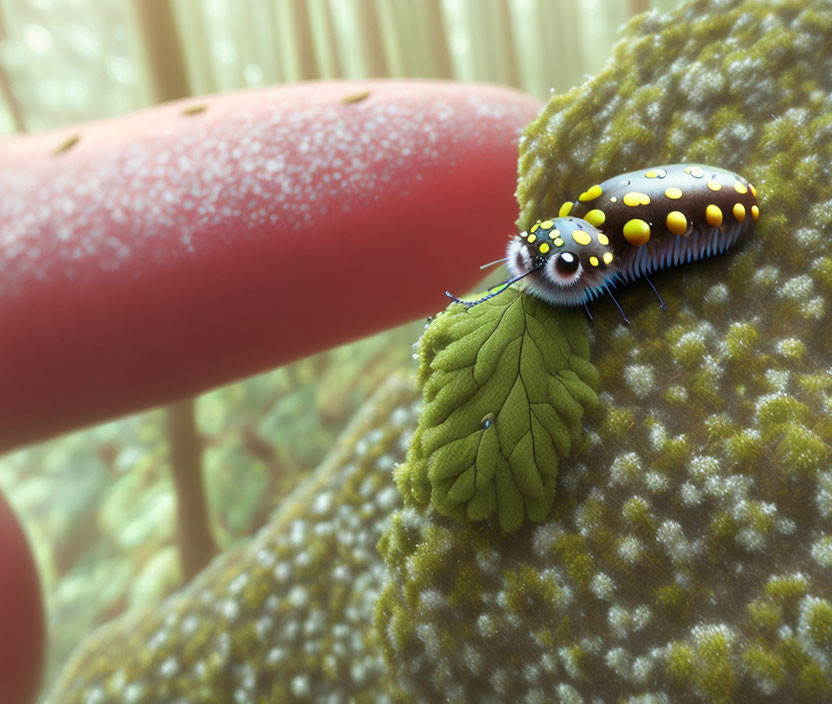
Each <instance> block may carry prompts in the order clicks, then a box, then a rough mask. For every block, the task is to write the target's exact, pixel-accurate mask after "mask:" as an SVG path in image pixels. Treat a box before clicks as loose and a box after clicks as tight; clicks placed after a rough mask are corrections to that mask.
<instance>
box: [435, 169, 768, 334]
mask: <svg viewBox="0 0 832 704" xmlns="http://www.w3.org/2000/svg"><path fill="white" fill-rule="evenodd" d="M759 215H760V209H759V205H758V203H757V191H756V189H755V188H754V186H753V185H751V184H750V183H749V182H748V181H747V180H746V179H744V178H743V177H742V176H740V175H738V174H736V173H733V172H731V171H727V170H725V169H720V168H716V167H714V166H706V165H704V164H670V165H667V166H656V167H652V168H647V169H643V170H639V171H631V172H629V173H625V174H622V175H620V176H615V177H614V178H610V179H608V180H606V181H604V182H602V183H599V184H596V185H594V186H592V187H590V188H588V189H587V190H585V191H584V192H583V193H581V194H580V195H579V196H578V198H577V199H576V200H574V201H567V202H565V203H564V204H563V205H562V206H561V208H560V211H559V212H558V216H557V217H553V218H551V219H549V220H544V221H539V222H537V223H536V224H535V225H533V226H532V227H531V228H529V230H528V231H527V232H521V233H520V234H519V235H517V236H515V237H513V238H512V240H511V242H510V243H509V245H508V250H507V252H506V259H505V262H506V267H507V268H508V270H509V272H510V273H511V274H512V278H511V279H509V280H508V281H506V282H503V284H500V285H499V286H498V287H495V289H492V290H491V292H490V293H489V294H488V295H487V296H485V297H484V298H481V299H479V300H478V301H470V302H468V301H465V302H464V303H465V304H466V305H469V306H470V305H475V304H477V303H480V302H481V301H483V300H487V299H489V298H491V297H493V296H495V295H497V294H498V293H500V292H501V291H503V290H505V289H506V288H508V286H510V285H511V284H512V283H514V282H515V281H518V280H520V279H526V282H527V289H528V291H529V293H531V294H533V295H535V296H538V297H539V298H542V299H544V300H546V301H548V302H550V303H553V304H555V305H565V306H574V305H586V304H587V303H588V302H589V301H592V300H593V299H595V298H597V297H598V296H600V295H602V294H604V293H610V289H611V288H614V287H615V285H616V284H617V283H619V282H621V283H626V282H629V281H632V280H634V279H637V278H639V277H642V276H646V275H648V274H649V273H650V272H653V271H656V270H659V269H664V268H666V267H670V266H675V265H677V264H682V263H686V262H690V261H695V260H697V259H704V258H707V257H711V256H713V255H715V254H719V253H721V252H723V251H725V250H726V249H728V248H729V247H731V246H732V245H733V244H735V243H737V242H738V241H739V240H740V239H742V238H743V237H744V236H745V234H746V233H747V232H748V230H749V229H750V228H751V227H752V226H753V224H754V222H756V220H757V219H758V218H759ZM648 281H649V279H648ZM651 286H652V284H651ZM497 289H499V290H497ZM448 295H450V294H448ZM452 298H453V296H452ZM455 300H459V299H455ZM613 300H614V299H613ZM625 319H626V318H625Z"/></svg>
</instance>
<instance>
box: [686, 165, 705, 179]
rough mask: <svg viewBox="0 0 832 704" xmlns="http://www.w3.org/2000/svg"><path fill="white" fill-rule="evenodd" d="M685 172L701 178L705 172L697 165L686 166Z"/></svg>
mask: <svg viewBox="0 0 832 704" xmlns="http://www.w3.org/2000/svg"><path fill="white" fill-rule="evenodd" d="M685 173H686V174H690V175H691V176H693V177H694V178H702V177H703V176H704V175H705V172H704V171H702V169H700V168H699V167H698V166H688V167H687V168H686V169H685Z"/></svg>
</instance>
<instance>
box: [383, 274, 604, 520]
mask: <svg viewBox="0 0 832 704" xmlns="http://www.w3.org/2000/svg"><path fill="white" fill-rule="evenodd" d="M588 356H589V342H588V339H587V332H586V323H585V321H584V320H583V316H582V315H581V314H580V313H577V312H575V311H572V310H568V309H564V308H556V307H553V306H550V305H548V304H546V303H544V302H542V301H540V300H538V299H536V298H533V297H531V296H527V295H526V294H523V293H521V292H519V291H517V290H514V289H509V290H507V291H505V292H504V293H501V294H500V295H499V296H496V297H494V298H493V299H491V300H489V301H486V302H484V303H481V304H478V305H477V306H474V307H472V308H466V307H465V306H463V305H461V304H458V303H455V304H452V305H450V306H449V307H448V309H447V310H446V311H445V312H443V313H441V314H440V315H438V316H437V317H436V319H435V320H434V321H433V322H432V323H431V325H430V326H429V327H428V329H427V330H426V331H425V334H424V336H423V337H422V341H421V364H420V368H419V383H420V385H421V388H422V394H423V397H424V402H425V406H424V410H423V412H422V416H421V418H420V422H419V427H418V429H417V430H416V433H415V435H414V437H413V440H412V442H411V445H410V449H409V450H408V455H407V460H406V462H405V464H404V465H403V466H402V467H400V468H399V469H398V470H397V473H396V480H397V482H398V485H399V488H400V490H401V491H402V493H403V495H404V496H405V500H406V501H408V502H410V503H414V504H417V505H425V504H426V503H427V502H428V500H429V501H430V502H431V504H432V505H433V506H434V508H435V509H436V510H437V511H439V512H440V513H441V514H443V515H446V516H450V517H453V518H455V519H457V520H468V521H483V520H489V519H492V518H496V519H497V522H498V523H499V525H500V527H501V528H502V529H503V530H504V531H506V532H511V531H515V530H517V529H518V528H520V527H521V526H522V525H523V523H524V521H525V520H526V519H528V520H531V521H542V520H544V519H545V518H546V517H547V516H548V515H549V512H550V511H551V508H552V503H553V501H554V498H555V489H556V483H557V482H556V480H557V475H558V467H559V466H560V465H563V461H564V460H565V459H567V458H568V457H569V453H570V451H571V448H572V447H573V446H574V441H575V440H576V439H577V437H578V436H579V434H580V432H581V423H582V419H583V414H584V412H585V410H586V409H588V408H591V407H594V406H595V405H596V404H597V402H598V399H597V396H596V395H595V389H597V388H598V386H599V383H600V378H599V375H598V371H597V370H596V369H595V367H594V366H593V365H592V364H591V363H590V362H589V360H588Z"/></svg>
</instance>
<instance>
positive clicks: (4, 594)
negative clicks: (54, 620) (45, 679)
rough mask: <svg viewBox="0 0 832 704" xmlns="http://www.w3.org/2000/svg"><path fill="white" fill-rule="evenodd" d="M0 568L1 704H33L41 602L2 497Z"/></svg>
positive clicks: (39, 665) (39, 666) (39, 670)
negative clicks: (0, 566)
mask: <svg viewBox="0 0 832 704" xmlns="http://www.w3.org/2000/svg"><path fill="white" fill-rule="evenodd" d="M0 564H2V569H0V635H1V637H0V702H15V703H16V704H31V703H32V702H35V701H36V700H37V695H38V692H39V690H40V683H41V677H42V675H43V664H44V642H45V628H46V627H45V619H44V614H43V601H42V599H41V592H40V582H39V581H38V574H37V570H36V569H35V562H34V559H33V557H32V553H31V551H30V550H29V545H28V543H27V542H26V536H25V535H24V534H23V530H22V529H21V528H20V524H19V523H18V522H17V519H16V518H15V515H14V513H12V510H11V508H9V505H8V504H7V503H6V501H5V499H4V498H3V495H2V494H0Z"/></svg>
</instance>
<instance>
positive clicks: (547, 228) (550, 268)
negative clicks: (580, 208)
mask: <svg viewBox="0 0 832 704" xmlns="http://www.w3.org/2000/svg"><path fill="white" fill-rule="evenodd" d="M506 255H507V258H506V267H507V268H508V270H509V272H510V273H511V275H512V278H513V280H517V279H519V278H525V279H526V281H527V284H526V285H527V287H528V289H529V292H530V293H532V294H533V295H535V296H537V297H538V298H542V299H543V300H545V301H548V302H549V303H553V304H555V305H561V306H570V305H579V304H582V303H585V302H586V301H588V300H590V299H592V298H594V296H595V292H596V291H597V290H598V289H600V288H602V287H603V286H604V284H605V283H606V282H607V281H609V279H611V278H612V277H613V276H615V274H616V271H617V268H616V266H615V256H614V255H613V251H612V246H611V244H610V240H609V238H608V237H607V236H606V235H605V234H604V233H603V232H601V231H600V230H598V229H597V228H596V227H594V226H593V225H590V224H589V223H588V222H587V221H586V220H581V219H580V218H573V217H564V218H554V219H552V220H545V221H544V222H539V223H537V224H536V225H533V226H532V227H531V228H530V229H529V231H528V232H521V233H520V234H519V235H517V237H514V238H513V239H512V240H511V242H509V245H508V251H507V253H506Z"/></svg>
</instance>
